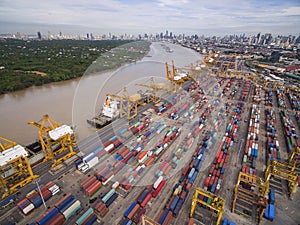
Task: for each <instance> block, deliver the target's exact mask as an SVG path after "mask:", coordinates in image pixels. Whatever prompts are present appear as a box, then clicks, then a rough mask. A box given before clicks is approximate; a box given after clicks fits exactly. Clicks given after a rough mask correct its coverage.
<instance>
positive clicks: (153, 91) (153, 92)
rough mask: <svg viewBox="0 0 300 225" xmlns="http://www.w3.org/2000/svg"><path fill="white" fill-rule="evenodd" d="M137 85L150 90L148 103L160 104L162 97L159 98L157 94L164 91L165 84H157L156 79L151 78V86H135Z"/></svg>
mask: <svg viewBox="0 0 300 225" xmlns="http://www.w3.org/2000/svg"><path fill="white" fill-rule="evenodd" d="M135 85H136V86H141V87H146V88H148V92H147V103H150V102H153V103H155V104H156V103H159V102H160V97H161V96H159V95H158V93H157V92H158V90H162V89H163V88H164V84H163V83H159V84H155V82H154V78H153V77H151V78H150V84H149V85H146V84H135Z"/></svg>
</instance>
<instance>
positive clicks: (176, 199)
mask: <svg viewBox="0 0 300 225" xmlns="http://www.w3.org/2000/svg"><path fill="white" fill-rule="evenodd" d="M178 200H179V196H178V195H176V196H175V198H174V199H173V201H172V203H171V206H170V210H171V211H172V212H173V210H174V209H175V206H176V204H177V202H178Z"/></svg>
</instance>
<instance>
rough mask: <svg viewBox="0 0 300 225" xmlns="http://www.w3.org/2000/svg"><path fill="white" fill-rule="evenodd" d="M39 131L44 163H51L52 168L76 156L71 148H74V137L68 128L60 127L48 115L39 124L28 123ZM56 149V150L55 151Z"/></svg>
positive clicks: (65, 126)
mask: <svg viewBox="0 0 300 225" xmlns="http://www.w3.org/2000/svg"><path fill="white" fill-rule="evenodd" d="M28 124H29V125H32V126H34V127H36V128H38V129H39V132H38V134H39V139H40V142H41V145H42V150H43V151H44V155H45V156H44V157H45V158H44V162H45V161H49V160H51V161H52V166H51V167H52V168H53V167H55V166H57V165H58V164H61V163H62V162H63V161H65V160H66V159H68V158H71V157H72V156H74V155H76V153H75V152H74V151H73V146H76V140H75V135H74V133H73V130H72V129H71V127H70V126H67V125H61V124H60V123H58V122H56V121H55V120H54V119H52V118H51V117H50V116H49V115H47V114H46V115H44V116H43V118H42V120H41V122H40V123H38V122H28ZM56 147H58V149H55V148H56ZM66 151H69V152H68V153H67V154H66V155H64V156H62V157H60V158H58V159H56V156H57V155H60V154H62V153H63V152H66Z"/></svg>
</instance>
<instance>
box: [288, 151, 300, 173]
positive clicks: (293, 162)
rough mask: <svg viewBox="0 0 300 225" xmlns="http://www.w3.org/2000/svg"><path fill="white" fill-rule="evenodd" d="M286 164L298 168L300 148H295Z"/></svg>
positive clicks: (299, 166) (299, 164)
mask: <svg viewBox="0 0 300 225" xmlns="http://www.w3.org/2000/svg"><path fill="white" fill-rule="evenodd" d="M288 163H289V164H290V165H294V166H295V167H297V168H300V147H295V148H294V149H293V150H292V152H291V153H290V155H289V158H288Z"/></svg>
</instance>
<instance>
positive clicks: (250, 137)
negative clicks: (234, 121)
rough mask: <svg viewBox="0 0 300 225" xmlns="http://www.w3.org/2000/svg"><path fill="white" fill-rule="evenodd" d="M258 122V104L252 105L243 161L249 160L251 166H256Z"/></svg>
mask: <svg viewBox="0 0 300 225" xmlns="http://www.w3.org/2000/svg"><path fill="white" fill-rule="evenodd" d="M259 122H260V108H259V106H258V105H252V108H251V113H250V120H249V127H248V134H247V140H246V147H245V152H244V157H243V163H247V162H248V161H249V162H251V163H252V167H253V168H256V158H257V157H258V139H259Z"/></svg>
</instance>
